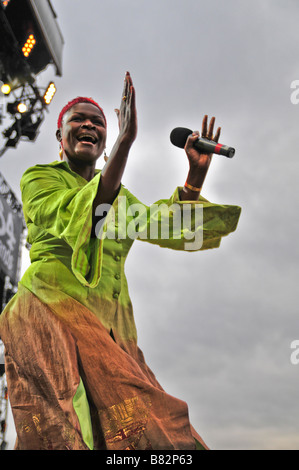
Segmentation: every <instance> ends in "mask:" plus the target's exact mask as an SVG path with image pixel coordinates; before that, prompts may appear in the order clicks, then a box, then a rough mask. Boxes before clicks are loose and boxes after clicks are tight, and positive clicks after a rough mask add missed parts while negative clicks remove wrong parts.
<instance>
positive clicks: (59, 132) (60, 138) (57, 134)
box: [56, 129, 62, 142]
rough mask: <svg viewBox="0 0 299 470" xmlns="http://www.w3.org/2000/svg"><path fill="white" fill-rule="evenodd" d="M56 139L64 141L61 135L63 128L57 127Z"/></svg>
mask: <svg viewBox="0 0 299 470" xmlns="http://www.w3.org/2000/svg"><path fill="white" fill-rule="evenodd" d="M56 139H57V140H58V142H61V141H62V136H61V130H60V129H57V131H56Z"/></svg>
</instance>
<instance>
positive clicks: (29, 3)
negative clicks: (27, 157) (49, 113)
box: [0, 0, 64, 157]
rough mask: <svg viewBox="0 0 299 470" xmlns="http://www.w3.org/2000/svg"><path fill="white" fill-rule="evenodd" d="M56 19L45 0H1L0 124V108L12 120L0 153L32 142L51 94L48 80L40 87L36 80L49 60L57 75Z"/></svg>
mask: <svg viewBox="0 0 299 470" xmlns="http://www.w3.org/2000/svg"><path fill="white" fill-rule="evenodd" d="M56 18H57V16H56V13H55V11H54V9H53V7H52V4H51V1H50V0H5V1H4V0H0V89H1V93H0V124H1V123H2V118H3V117H4V111H3V110H4V108H5V110H6V112H7V115H9V116H10V117H11V118H12V119H14V122H13V123H12V125H11V126H10V127H9V128H8V129H6V130H5V131H4V132H2V135H3V136H4V137H5V138H6V139H8V140H7V141H6V143H5V145H4V147H3V148H2V149H0V157H1V156H2V155H3V153H4V152H5V151H6V150H7V148H11V147H16V146H17V144H18V142H19V140H20V139H23V138H25V139H26V140H30V141H34V140H35V138H36V136H37V135H38V130H39V126H40V125H41V123H42V121H43V119H44V111H45V110H47V108H48V106H49V104H50V103H51V101H52V99H53V97H54V95H55V93H56V86H55V84H54V82H53V81H51V82H50V83H49V85H48V87H47V89H46V90H43V91H42V90H41V88H40V87H38V86H37V84H36V77H37V75H38V74H40V73H41V72H42V71H44V70H45V68H46V67H48V65H50V64H53V65H54V66H55V68H56V75H58V76H61V75H62V49H63V44H64V40H63V37H62V34H61V32H60V29H59V27H58V24H57V21H56ZM11 96H13V100H10V98H11ZM8 100H9V102H7V101H8Z"/></svg>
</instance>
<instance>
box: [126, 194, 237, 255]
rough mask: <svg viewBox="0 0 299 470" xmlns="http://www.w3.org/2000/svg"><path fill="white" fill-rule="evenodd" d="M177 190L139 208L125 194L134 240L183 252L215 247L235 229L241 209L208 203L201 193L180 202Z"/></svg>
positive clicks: (134, 200) (129, 196)
mask: <svg viewBox="0 0 299 470" xmlns="http://www.w3.org/2000/svg"><path fill="white" fill-rule="evenodd" d="M180 189H181V188H180V187H177V188H176V190H175V191H174V193H173V194H172V196H171V197H170V198H169V199H160V200H159V201H157V202H155V203H154V204H152V205H150V206H144V208H143V209H142V205H141V206H140V208H139V204H140V202H139V201H138V200H137V199H136V198H135V197H134V196H133V195H132V194H130V193H129V195H128V198H129V200H130V206H131V208H132V209H133V211H132V213H133V214H134V226H135V230H136V239H139V240H141V241H147V242H149V243H152V244H157V245H159V246H161V247H165V248H171V249H174V250H184V251H198V250H206V249H210V248H217V247H219V245H220V242H221V239H222V237H224V236H227V235H229V234H230V233H231V232H234V231H235V230H236V228H237V224H238V220H239V217H240V213H241V208H240V207H239V206H235V205H222V204H215V203H211V202H209V201H208V200H207V199H205V198H203V197H202V196H200V199H199V201H181V200H180V197H179V191H180ZM136 214H137V217H136ZM129 223H131V224H132V221H130V222H129ZM131 232H133V230H132V229H131Z"/></svg>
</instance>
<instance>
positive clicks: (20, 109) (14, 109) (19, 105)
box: [6, 101, 27, 115]
mask: <svg viewBox="0 0 299 470" xmlns="http://www.w3.org/2000/svg"><path fill="white" fill-rule="evenodd" d="M6 110H7V112H8V113H10V114H12V115H14V114H16V113H20V114H24V113H26V111H27V105H26V104H25V103H24V102H23V101H15V102H14V103H7V106H6Z"/></svg>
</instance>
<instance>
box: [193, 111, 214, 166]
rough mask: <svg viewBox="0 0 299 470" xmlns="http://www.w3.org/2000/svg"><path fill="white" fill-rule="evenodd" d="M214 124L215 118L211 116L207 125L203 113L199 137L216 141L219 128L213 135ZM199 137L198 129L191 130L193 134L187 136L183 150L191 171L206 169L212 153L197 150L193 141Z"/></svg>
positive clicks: (206, 118)
mask: <svg viewBox="0 0 299 470" xmlns="http://www.w3.org/2000/svg"><path fill="white" fill-rule="evenodd" d="M214 124H215V118H214V117H212V118H211V121H210V124H209V126H208V116H207V115H205V116H204V118H203V121H202V131H201V137H203V138H205V139H209V140H212V141H214V142H218V140H219V137H220V132H221V128H220V127H218V129H217V132H216V134H215V135H213V132H214ZM199 137H200V135H199V132H198V131H195V132H193V134H192V135H190V136H189V137H188V139H187V142H186V145H185V152H186V154H187V157H188V160H189V164H190V169H191V170H192V171H200V170H206V171H207V170H208V168H209V166H210V163H211V160H212V154H211V153H210V154H205V153H201V152H200V151H199V150H197V149H196V148H195V147H194V143H195V142H196V140H197V139H198V138H199Z"/></svg>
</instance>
